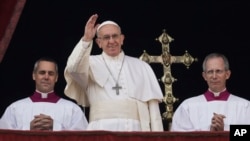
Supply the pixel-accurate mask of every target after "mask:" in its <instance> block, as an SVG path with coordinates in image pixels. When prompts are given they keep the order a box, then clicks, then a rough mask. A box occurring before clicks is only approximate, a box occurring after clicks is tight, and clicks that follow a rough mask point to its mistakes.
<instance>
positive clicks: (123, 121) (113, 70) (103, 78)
mask: <svg viewBox="0 0 250 141" xmlns="http://www.w3.org/2000/svg"><path fill="white" fill-rule="evenodd" d="M92 45H93V41H91V42H84V41H80V42H79V43H78V44H77V45H76V47H75V48H74V50H73V52H72V53H71V55H70V56H69V58H68V62H67V66H66V68H65V79H66V82H67V86H66V88H65V94H66V95H67V96H69V97H71V98H73V99H75V100H76V101H77V102H78V104H80V105H83V106H90V117H89V126H88V130H111V131H163V125H162V118H161V114H160V109H159V102H162V99H163V94H162V91H161V88H160V86H159V83H158V81H157V79H156V77H155V74H154V72H153V70H152V68H151V67H150V65H149V64H147V63H146V62H144V61H141V60H139V59H138V58H133V57H129V56H126V55H125V54H124V52H121V53H120V54H119V55H118V56H117V57H110V56H108V55H106V54H105V53H104V52H103V53H102V54H100V55H92V56H90V52H91V50H92ZM123 59H124V63H123ZM104 60H105V61H104ZM120 71H121V72H120ZM119 73H120V74H119ZM117 80H118V84H119V86H121V87H122V88H121V89H119V94H117V93H116V90H114V89H112V87H114V86H115V85H116V81H117Z"/></svg>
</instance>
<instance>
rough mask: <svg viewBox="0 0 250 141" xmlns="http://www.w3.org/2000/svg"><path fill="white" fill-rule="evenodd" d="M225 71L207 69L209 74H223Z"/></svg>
mask: <svg viewBox="0 0 250 141" xmlns="http://www.w3.org/2000/svg"><path fill="white" fill-rule="evenodd" d="M224 72H225V70H208V71H205V73H206V74H207V75H213V74H214V73H215V74H222V73H224Z"/></svg>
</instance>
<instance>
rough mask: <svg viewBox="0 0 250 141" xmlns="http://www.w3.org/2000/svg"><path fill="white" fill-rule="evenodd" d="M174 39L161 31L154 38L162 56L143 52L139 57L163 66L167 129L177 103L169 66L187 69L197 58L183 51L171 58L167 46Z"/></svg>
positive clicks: (164, 116) (164, 117)
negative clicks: (181, 66)
mask: <svg viewBox="0 0 250 141" xmlns="http://www.w3.org/2000/svg"><path fill="white" fill-rule="evenodd" d="M173 40H174V39H173V38H172V37H170V36H169V35H168V34H167V33H166V30H165V29H163V33H162V34H161V35H160V36H159V37H158V38H156V41H159V42H160V43H161V45H162V54H161V55H159V56H152V55H149V54H148V53H147V52H146V51H145V50H144V52H143V54H142V55H141V56H140V59H141V60H143V61H145V62H147V63H161V64H162V65H163V71H164V74H163V76H162V78H161V81H162V82H163V83H164V86H165V95H164V103H165V104H166V105H165V108H166V111H165V112H164V113H163V114H162V116H163V119H164V120H167V121H168V123H169V125H168V128H169V129H170V127H171V122H172V117H173V104H174V103H175V102H176V101H178V100H179V99H178V98H175V97H174V95H173V91H172V83H173V82H175V81H177V80H176V79H175V78H174V77H173V76H172V74H171V64H172V63H183V64H184V65H185V66H186V67H187V69H189V66H190V65H191V64H192V63H193V62H194V61H195V62H197V61H198V59H197V58H193V57H192V56H191V55H190V54H189V53H188V51H185V53H184V55H182V56H172V55H171V54H170V49H169V44H170V42H172V41H173Z"/></svg>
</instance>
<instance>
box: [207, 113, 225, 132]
mask: <svg viewBox="0 0 250 141" xmlns="http://www.w3.org/2000/svg"><path fill="white" fill-rule="evenodd" d="M224 118H226V116H224V115H222V114H216V113H214V116H213V117H212V121H211V126H210V131H224Z"/></svg>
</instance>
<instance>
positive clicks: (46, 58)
mask: <svg viewBox="0 0 250 141" xmlns="http://www.w3.org/2000/svg"><path fill="white" fill-rule="evenodd" d="M41 61H47V62H52V63H54V64H55V66H56V73H57V74H58V64H57V62H56V60H54V59H52V58H50V57H42V58H40V59H38V60H37V61H36V62H35V64H34V68H33V73H35V72H36V71H37V68H38V64H39V63H40V62H41Z"/></svg>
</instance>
